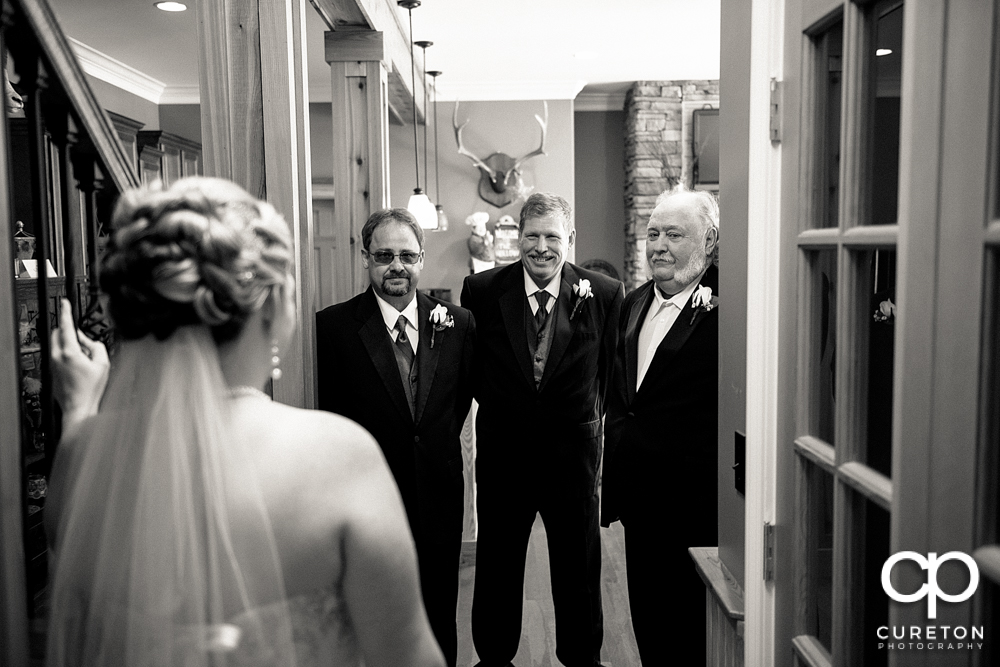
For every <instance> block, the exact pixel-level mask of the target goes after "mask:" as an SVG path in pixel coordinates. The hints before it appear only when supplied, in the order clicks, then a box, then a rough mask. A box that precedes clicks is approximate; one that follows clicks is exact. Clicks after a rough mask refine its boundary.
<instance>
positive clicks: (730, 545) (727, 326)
mask: <svg viewBox="0 0 1000 667" xmlns="http://www.w3.org/2000/svg"><path fill="white" fill-rule="evenodd" d="M723 4H724V5H725V7H724V9H723V11H722V26H721V29H722V45H723V48H722V59H721V78H720V82H719V124H720V128H719V139H720V146H719V217H720V221H719V227H720V229H721V230H722V233H721V235H720V238H719V294H720V298H721V299H723V302H722V303H723V304H724V307H722V308H720V309H719V558H720V559H721V560H722V562H723V563H724V564H725V565H726V567H727V568H729V571H730V572H731V573H732V574H733V576H735V577H736V580H737V581H738V582H739V583H740V585H741V586H742V585H743V584H744V581H745V573H744V569H745V562H744V561H745V555H744V547H745V542H746V528H745V526H744V511H745V500H744V496H743V495H742V494H740V493H738V492H737V491H736V489H735V484H734V474H733V469H732V466H733V464H734V448H735V445H734V441H735V434H736V433H737V432H739V433H742V434H744V435H745V434H746V384H747V379H746V367H747V350H746V342H747V337H746V328H747V294H746V278H747V216H748V210H749V209H748V206H749V201H748V197H749V191H748V187H747V183H748V179H749V170H750V144H749V141H748V137H749V136H750V32H749V31H748V30H747V26H748V25H750V3H747V2H742V1H741V0H723ZM744 468H745V465H744Z"/></svg>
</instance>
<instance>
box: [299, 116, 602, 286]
mask: <svg viewBox="0 0 1000 667" xmlns="http://www.w3.org/2000/svg"><path fill="white" fill-rule="evenodd" d="M548 104H549V120H548V133H547V136H546V140H545V152H546V155H541V156H536V157H533V158H531V159H530V160H528V161H527V162H525V163H524V165H523V166H522V173H523V179H524V182H525V184H526V185H528V186H533V188H534V190H533V192H554V193H556V194H559V195H561V196H562V197H564V198H565V199H566V200H567V201H568V202H569V203H570V206H573V208H574V210H575V209H576V206H575V203H576V202H575V187H574V170H573V163H574V134H573V122H574V118H573V102H572V101H571V100H550V101H549V103H548ZM454 109H455V104H454V103H453V102H439V103H438V104H437V114H438V120H439V122H440V129H439V131H438V139H439V146H440V149H441V150H440V153H439V161H440V173H441V183H440V188H438V187H437V186H436V184H435V181H434V126H433V123H432V124H431V126H430V127H429V128H428V139H429V143H430V146H431V152H430V153H429V166H430V172H431V178H430V187H429V188H426V187H425V190H429V193H428V194H429V196H430V198H431V201H435V200H436V199H437V192H438V191H439V190H440V203H441V204H442V205H443V206H444V210H445V213H446V214H447V215H448V219H449V221H450V225H449V228H448V231H436V232H429V233H428V234H427V238H426V240H425V242H424V250H425V260H424V269H423V273H422V274H421V276H420V287H421V288H424V289H431V288H445V289H450V290H451V291H452V300H453V301H454V302H455V303H458V301H459V296H460V294H461V292H462V281H463V280H464V279H465V276H467V275H469V251H468V245H467V244H468V238H469V228H468V227H466V226H465V219H466V218H467V217H468V216H469V215H471V214H473V213H475V212H476V211H485V212H487V213H489V216H490V223H494V222H496V221H497V219H499V218H500V216H502V215H510V216H512V217H513V218H514V219H515V220H517V216H518V212H519V211H520V210H521V204H522V203H523V202H521V201H517V202H514V203H512V204H510V205H508V206H505V207H504V208H502V209H498V208H496V207H495V206H492V205H491V204H488V203H487V202H485V201H483V200H482V199H480V197H479V194H478V183H479V173H480V172H479V170H478V169H476V167H475V166H473V164H472V161H471V160H470V159H469V158H467V157H465V156H462V155H459V154H458V146H457V144H456V141H455V133H454V130H453V129H452V126H451V118H452V113H453V111H454ZM536 114H537V115H539V116H543V107H542V101H541V100H533V101H495V102H463V103H462V104H461V105H460V106H459V109H458V121H459V124H461V123H463V122H465V121H466V120H468V121H469V123H468V125H466V126H465V129H464V130H463V131H462V142H463V144H464V145H465V148H466V149H468V150H469V151H471V152H472V153H474V154H476V155H477V156H479V157H480V158H486V157H488V156H489V155H490V154H491V153H493V152H495V151H499V152H503V153H507V154H508V155H512V156H514V157H520V156H522V155H525V154H527V153H530V152H531V151H533V150H535V149H536V148H538V145H539V141H540V138H541V130H540V129H539V127H538V123H537V122H536V121H535V115H536ZM431 120H433V116H432V118H431ZM418 139H419V142H420V146H421V153H420V155H421V160H420V181H421V187H424V186H425V183H426V181H425V180H424V162H423V126H422V125H421V126H419V127H418ZM314 141H315V138H314ZM414 169H415V168H414V160H413V126H412V125H403V126H399V125H390V127H389V170H390V175H389V180H390V191H389V192H390V202H391V204H392V205H393V206H402V207H405V206H406V203H407V200H408V199H409V197H410V195H411V194H412V193H413V188H414V187H415V182H416V179H415V175H414ZM315 173H316V172H315V171H314V174H315ZM577 235H578V236H579V235H580V234H579V232H578V233H577ZM575 256H581V257H582V255H574V253H573V252H572V251H571V252H570V255H569V260H570V261H576V260H575Z"/></svg>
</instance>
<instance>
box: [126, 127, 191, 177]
mask: <svg viewBox="0 0 1000 667" xmlns="http://www.w3.org/2000/svg"><path fill="white" fill-rule="evenodd" d="M137 140H138V147H139V160H140V162H142V163H143V164H144V165H145V164H146V163H149V164H152V163H153V161H154V159H158V160H159V165H160V175H159V178H161V179H162V180H163V182H164V183H165V184H167V185H170V184H171V183H173V182H174V181H176V180H178V179H180V178H184V177H185V176H197V175H199V174H201V173H202V166H201V144H199V143H196V142H194V141H190V140H189V139H185V138H183V137H179V136H177V135H176V134H170V133H169V132H163V131H161V130H143V131H140V132H139V133H138V137H137ZM143 182H145V178H143Z"/></svg>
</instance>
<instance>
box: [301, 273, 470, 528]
mask: <svg viewBox="0 0 1000 667" xmlns="http://www.w3.org/2000/svg"><path fill="white" fill-rule="evenodd" d="M416 298H417V326H418V332H419V333H418V347H417V355H416V358H415V360H414V363H415V364H416V365H417V392H416V396H415V410H414V415H413V416H411V414H410V408H409V405H408V404H407V401H406V394H405V393H404V390H403V383H402V380H401V379H400V376H399V370H398V367H397V365H396V358H395V355H394V354H393V347H392V346H393V342H392V338H391V337H390V335H389V331H388V329H386V326H385V320H384V319H383V318H382V312H381V311H380V310H379V307H378V303H377V302H376V300H375V293H374V292H373V291H372V289H371V287H369V288H368V289H367V290H366V291H365V292H363V293H361V294H359V295H358V296H356V297H354V298H353V299H350V300H349V301H345V302H343V303H339V304H336V305H334V306H330V307H329V308H326V309H324V310H322V311H320V312H319V313H317V314H316V356H317V385H318V404H319V407H320V408H321V409H323V410H328V411H330V412H336V413H338V414H341V415H343V416H345V417H348V418H350V419H352V420H354V421H356V422H357V423H359V424H360V425H361V426H363V427H364V428H365V429H367V430H368V432H369V433H371V434H372V436H374V438H375V439H376V440H377V441H378V443H379V445H380V446H381V448H382V451H383V453H384V454H385V458H386V462H387V463H388V464H389V468H390V470H391V471H392V474H393V476H394V477H395V480H396V485H397V486H398V487H399V491H400V494H401V495H402V497H403V504H404V505H405V507H406V515H407V518H408V519H409V521H410V528H411V530H412V532H413V534H414V537H415V538H417V539H418V540H420V539H421V538H423V537H429V538H438V537H443V536H444V535H445V534H447V535H453V534H454V533H455V531H458V533H461V530H462V510H463V492H464V480H463V476H462V470H463V465H462V448H461V443H460V441H459V438H460V435H461V432H462V427H463V425H464V424H465V419H466V417H467V416H468V413H469V407H470V405H471V403H472V356H473V347H474V344H475V337H476V327H475V322H474V321H473V319H472V316H471V314H470V313H469V311H468V310H466V309H464V308H459V307H457V306H455V305H453V304H450V303H446V302H444V301H441V300H440V299H435V298H433V297H430V296H427V295H426V294H424V293H423V292H420V291H419V290H418V291H417V297H416ZM439 304H440V305H443V306H444V307H446V308H447V309H448V314H449V315H451V316H452V317H453V318H454V326H453V327H451V328H446V329H443V330H441V331H436V332H434V346H433V347H431V333H432V329H433V327H432V325H431V324H430V312H431V310H432V309H433V308H434V307H435V306H437V305H439Z"/></svg>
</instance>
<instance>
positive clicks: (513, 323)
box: [500, 262, 535, 389]
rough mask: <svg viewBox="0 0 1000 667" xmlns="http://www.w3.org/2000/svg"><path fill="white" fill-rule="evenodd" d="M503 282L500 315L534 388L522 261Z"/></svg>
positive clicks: (523, 369)
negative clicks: (526, 325)
mask: <svg viewBox="0 0 1000 667" xmlns="http://www.w3.org/2000/svg"><path fill="white" fill-rule="evenodd" d="M512 267H513V268H511V270H510V272H509V273H508V274H507V277H506V278H505V279H504V282H503V289H504V293H503V295H501V297H500V315H501V316H502V317H503V323H504V326H505V327H506V328H507V337H508V338H510V346H511V347H512V348H513V349H514V358H515V359H516V360H517V365H518V366H519V367H520V368H521V373H522V374H523V375H524V379H525V381H526V382H527V383H528V384H529V385H530V386H531V387H532V389H534V387H535V377H534V374H533V373H532V370H531V353H530V352H529V351H528V336H527V334H526V333H525V329H524V327H525V322H524V305H525V301H526V299H527V297H526V296H525V295H524V269H523V268H522V266H521V262H518V263H517V264H514V265H512Z"/></svg>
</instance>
